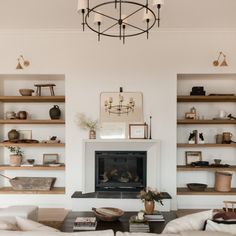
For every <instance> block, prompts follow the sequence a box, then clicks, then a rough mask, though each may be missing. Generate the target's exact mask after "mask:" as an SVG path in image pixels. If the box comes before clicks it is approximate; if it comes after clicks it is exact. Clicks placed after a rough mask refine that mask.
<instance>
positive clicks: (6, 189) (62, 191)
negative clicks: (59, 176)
mask: <svg viewBox="0 0 236 236" xmlns="http://www.w3.org/2000/svg"><path fill="white" fill-rule="evenodd" d="M1 194H65V188H64V187H54V188H53V189H52V190H49V191H35V190H13V189H12V187H3V188H0V195H1Z"/></svg>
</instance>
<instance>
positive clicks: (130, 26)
mask: <svg viewBox="0 0 236 236" xmlns="http://www.w3.org/2000/svg"><path fill="white" fill-rule="evenodd" d="M123 24H124V25H128V26H130V27H133V28H135V29H138V30H140V31H142V32H143V33H145V32H147V30H144V29H141V28H139V27H137V26H135V25H131V24H129V23H126V22H123Z"/></svg>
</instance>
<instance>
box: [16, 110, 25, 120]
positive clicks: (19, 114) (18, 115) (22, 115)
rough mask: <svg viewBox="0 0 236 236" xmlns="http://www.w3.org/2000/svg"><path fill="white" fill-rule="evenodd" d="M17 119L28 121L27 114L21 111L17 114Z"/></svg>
mask: <svg viewBox="0 0 236 236" xmlns="http://www.w3.org/2000/svg"><path fill="white" fill-rule="evenodd" d="M17 117H18V119H20V120H26V119H27V112H26V111H19V112H18V113H17Z"/></svg>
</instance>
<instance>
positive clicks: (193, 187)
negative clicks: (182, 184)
mask: <svg viewBox="0 0 236 236" xmlns="http://www.w3.org/2000/svg"><path fill="white" fill-rule="evenodd" d="M187 187H188V189H189V190H191V191H205V190H206V188H207V185H206V184H200V183H189V184H187Z"/></svg>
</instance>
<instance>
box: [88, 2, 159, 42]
mask: <svg viewBox="0 0 236 236" xmlns="http://www.w3.org/2000/svg"><path fill="white" fill-rule="evenodd" d="M109 4H115V6H117V5H120V6H119V19H116V18H114V17H113V16H109V15H107V14H104V13H101V12H100V11H99V8H101V7H102V6H104V5H109ZM122 4H131V5H136V6H139V9H137V10H135V11H133V12H132V13H130V14H129V15H128V16H126V17H125V18H124V19H121V17H122V9H121V5H122ZM143 9H145V10H146V11H147V12H150V13H151V14H152V16H153V22H152V24H150V25H149V24H147V27H146V28H145V29H142V28H140V27H137V26H135V25H133V24H129V23H127V22H126V21H125V20H126V19H128V18H129V17H131V16H133V15H135V14H136V13H137V12H139V11H141V10H143ZM91 13H97V14H100V15H101V16H104V17H107V18H109V19H111V20H114V22H115V23H114V24H113V25H111V26H110V27H108V28H107V29H105V30H103V31H99V29H100V28H98V29H95V28H94V27H92V26H91V25H90V24H89V23H88V18H89V15H90V14H91ZM157 20H158V19H157V18H156V15H155V13H154V12H153V10H152V9H150V8H149V7H148V5H144V4H141V3H137V2H131V1H123V0H120V1H109V2H104V3H101V4H98V5H97V6H95V7H93V8H91V9H88V12H87V13H86V15H85V24H86V25H87V27H88V28H89V29H90V30H92V31H94V32H95V33H97V34H98V35H99V36H100V35H103V36H109V37H119V38H123V37H133V36H137V35H141V34H144V33H147V35H148V33H149V30H150V29H152V28H153V27H154V25H155V24H156V22H157ZM115 26H119V27H120V29H119V32H117V33H107V31H108V30H110V29H112V28H114V27H115ZM126 26H129V27H131V28H134V29H136V30H138V31H139V32H134V33H130V32H129V33H128V34H125V35H122V28H125V27H126Z"/></svg>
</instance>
